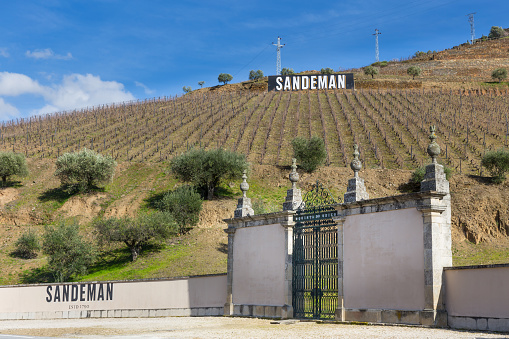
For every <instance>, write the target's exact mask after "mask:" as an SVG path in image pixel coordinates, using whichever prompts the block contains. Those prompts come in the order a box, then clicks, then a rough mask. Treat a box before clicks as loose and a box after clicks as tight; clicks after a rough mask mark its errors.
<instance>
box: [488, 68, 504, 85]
mask: <svg viewBox="0 0 509 339" xmlns="http://www.w3.org/2000/svg"><path fill="white" fill-rule="evenodd" d="M491 77H492V78H493V79H496V80H498V82H501V81H502V80H504V79H505V78H507V69H505V68H497V69H496V70H494V71H493V72H491Z"/></svg>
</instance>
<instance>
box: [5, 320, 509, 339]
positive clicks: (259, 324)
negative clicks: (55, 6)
mask: <svg viewBox="0 0 509 339" xmlns="http://www.w3.org/2000/svg"><path fill="white" fill-rule="evenodd" d="M0 334H16V335H31V336H45V337H61V338H104V337H108V338H239V337H241V338H340V337H341V338H509V334H500V333H490V332H469V331H457V330H447V329H434V328H422V327H410V326H382V325H372V326H365V325H346V324H324V323H315V322H293V323H292V321H283V322H282V323H281V324H271V321H270V320H265V319H254V318H227V317H200V318H191V317H178V318H177V317H172V318H122V319H119V318H117V319H114V318H109V319H63V320H16V321H12V320H5V321H0Z"/></svg>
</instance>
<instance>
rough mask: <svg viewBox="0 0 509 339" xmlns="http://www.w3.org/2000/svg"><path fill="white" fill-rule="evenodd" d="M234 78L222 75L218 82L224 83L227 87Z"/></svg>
mask: <svg viewBox="0 0 509 339" xmlns="http://www.w3.org/2000/svg"><path fill="white" fill-rule="evenodd" d="M232 79H233V77H232V76H231V75H230V74H228V73H221V74H219V76H218V77H217V81H219V82H222V83H223V85H226V84H227V83H228V82H229V81H232Z"/></svg>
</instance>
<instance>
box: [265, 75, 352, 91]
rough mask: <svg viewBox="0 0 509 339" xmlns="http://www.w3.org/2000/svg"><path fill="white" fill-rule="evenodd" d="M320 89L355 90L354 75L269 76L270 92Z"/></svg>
mask: <svg viewBox="0 0 509 339" xmlns="http://www.w3.org/2000/svg"><path fill="white" fill-rule="evenodd" d="M318 89H354V83H353V73H345V74H306V75H271V76H269V91H301V90H318Z"/></svg>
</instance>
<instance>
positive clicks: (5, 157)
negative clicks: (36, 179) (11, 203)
mask: <svg viewBox="0 0 509 339" xmlns="http://www.w3.org/2000/svg"><path fill="white" fill-rule="evenodd" d="M11 175H18V176H20V177H25V176H27V175H28V167H27V162H26V160H25V156H24V155H23V154H20V153H13V152H0V177H2V185H4V184H5V183H6V182H7V179H8V178H9V177H10V176H11Z"/></svg>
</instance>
